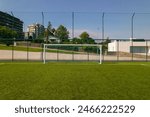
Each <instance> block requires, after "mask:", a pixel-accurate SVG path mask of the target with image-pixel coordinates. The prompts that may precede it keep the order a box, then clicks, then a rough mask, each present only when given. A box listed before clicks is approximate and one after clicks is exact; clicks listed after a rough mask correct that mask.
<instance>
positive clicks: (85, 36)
mask: <svg viewBox="0 0 150 117" xmlns="http://www.w3.org/2000/svg"><path fill="white" fill-rule="evenodd" d="M80 38H81V39H88V38H90V36H89V34H88V33H87V32H83V33H81V35H80Z"/></svg>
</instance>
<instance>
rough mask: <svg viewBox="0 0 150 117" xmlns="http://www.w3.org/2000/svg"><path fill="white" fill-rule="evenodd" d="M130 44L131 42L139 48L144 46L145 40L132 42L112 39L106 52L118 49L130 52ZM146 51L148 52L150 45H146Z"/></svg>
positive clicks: (149, 51)
mask: <svg viewBox="0 0 150 117" xmlns="http://www.w3.org/2000/svg"><path fill="white" fill-rule="evenodd" d="M132 44H133V47H134V46H138V47H139V48H140V47H145V48H146V42H133V43H132V41H118V42H117V41H116V40H114V41H113V42H111V43H109V44H108V52H117V51H118V49H119V51H120V52H127V53H130V52H131V51H130V47H131V46H132ZM137 51H138V50H137ZM137 53H138V52H137ZM139 53H140V52H139ZM148 53H150V47H148Z"/></svg>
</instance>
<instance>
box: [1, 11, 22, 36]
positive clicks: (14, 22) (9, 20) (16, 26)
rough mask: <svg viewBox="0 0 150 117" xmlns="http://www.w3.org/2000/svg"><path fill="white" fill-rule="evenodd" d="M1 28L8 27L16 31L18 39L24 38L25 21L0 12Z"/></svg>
mask: <svg viewBox="0 0 150 117" xmlns="http://www.w3.org/2000/svg"><path fill="white" fill-rule="evenodd" d="M0 26H6V27H8V28H10V29H12V30H14V31H16V32H17V34H18V38H23V21H21V20H20V19H19V18H16V17H14V16H12V15H10V14H8V13H4V12H2V11H0Z"/></svg>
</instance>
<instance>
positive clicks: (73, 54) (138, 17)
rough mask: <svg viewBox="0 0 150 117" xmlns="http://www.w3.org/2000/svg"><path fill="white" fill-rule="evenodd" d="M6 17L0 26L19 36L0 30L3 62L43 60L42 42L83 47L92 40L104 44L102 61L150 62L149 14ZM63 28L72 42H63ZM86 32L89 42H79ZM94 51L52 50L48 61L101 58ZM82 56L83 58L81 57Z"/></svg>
mask: <svg viewBox="0 0 150 117" xmlns="http://www.w3.org/2000/svg"><path fill="white" fill-rule="evenodd" d="M6 14H9V15H6ZM6 14H5V15H4V14H1V15H0V26H5V27H9V29H11V30H15V31H17V33H18V35H17V34H15V32H9V33H8V32H7V33H6V32H4V31H3V30H1V29H0V61H3V60H5V61H6V60H8V61H16V60H23V61H42V60H43V43H62V41H64V43H68V44H69V43H70V44H71V43H74V44H75V43H77V44H80V43H82V44H84V43H91V42H90V41H89V38H92V39H93V40H95V43H96V44H101V45H103V52H102V53H103V57H102V58H103V61H149V59H150V51H149V47H150V40H149V39H150V33H149V31H150V13H106V12H7V13H6ZM3 15H4V16H3ZM8 19H9V20H8ZM7 20H8V21H7ZM18 22H19V23H18ZM61 25H62V26H64V27H65V28H66V29H67V31H68V37H66V38H67V39H68V40H69V41H68V40H67V41H66V40H65V38H63V39H62V40H61V39H60V38H61V37H60V36H59V35H58V34H57V32H58V29H59V27H60V26H61ZM0 28H1V27H0ZM48 31H49V33H48ZM83 32H87V33H88V35H89V37H88V39H85V40H86V41H81V39H80V35H81V34H82V33H83ZM73 39H76V41H75V42H74V41H73ZM92 43H93V42H92ZM68 48H69V47H68ZM93 50H94V49H93ZM94 51H95V52H93V51H91V49H88V48H84V49H82V48H71V49H69V50H68V49H64V48H50V50H49V51H48V52H47V54H48V55H49V56H50V57H49V58H53V59H50V60H57V61H58V60H71V61H75V60H84V61H91V60H97V59H98V55H97V54H98V53H97V52H96V51H97V50H96V49H95V50H94ZM79 54H81V56H78V55H79Z"/></svg>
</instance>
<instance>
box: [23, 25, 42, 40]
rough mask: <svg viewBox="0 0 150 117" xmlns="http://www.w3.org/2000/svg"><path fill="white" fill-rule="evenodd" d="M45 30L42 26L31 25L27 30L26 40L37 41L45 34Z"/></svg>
mask: <svg viewBox="0 0 150 117" xmlns="http://www.w3.org/2000/svg"><path fill="white" fill-rule="evenodd" d="M44 30H45V28H44V26H43V25H41V24H38V23H36V24H32V25H29V26H28V28H27V33H28V37H25V38H30V39H36V38H38V37H39V36H40V35H41V34H44Z"/></svg>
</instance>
